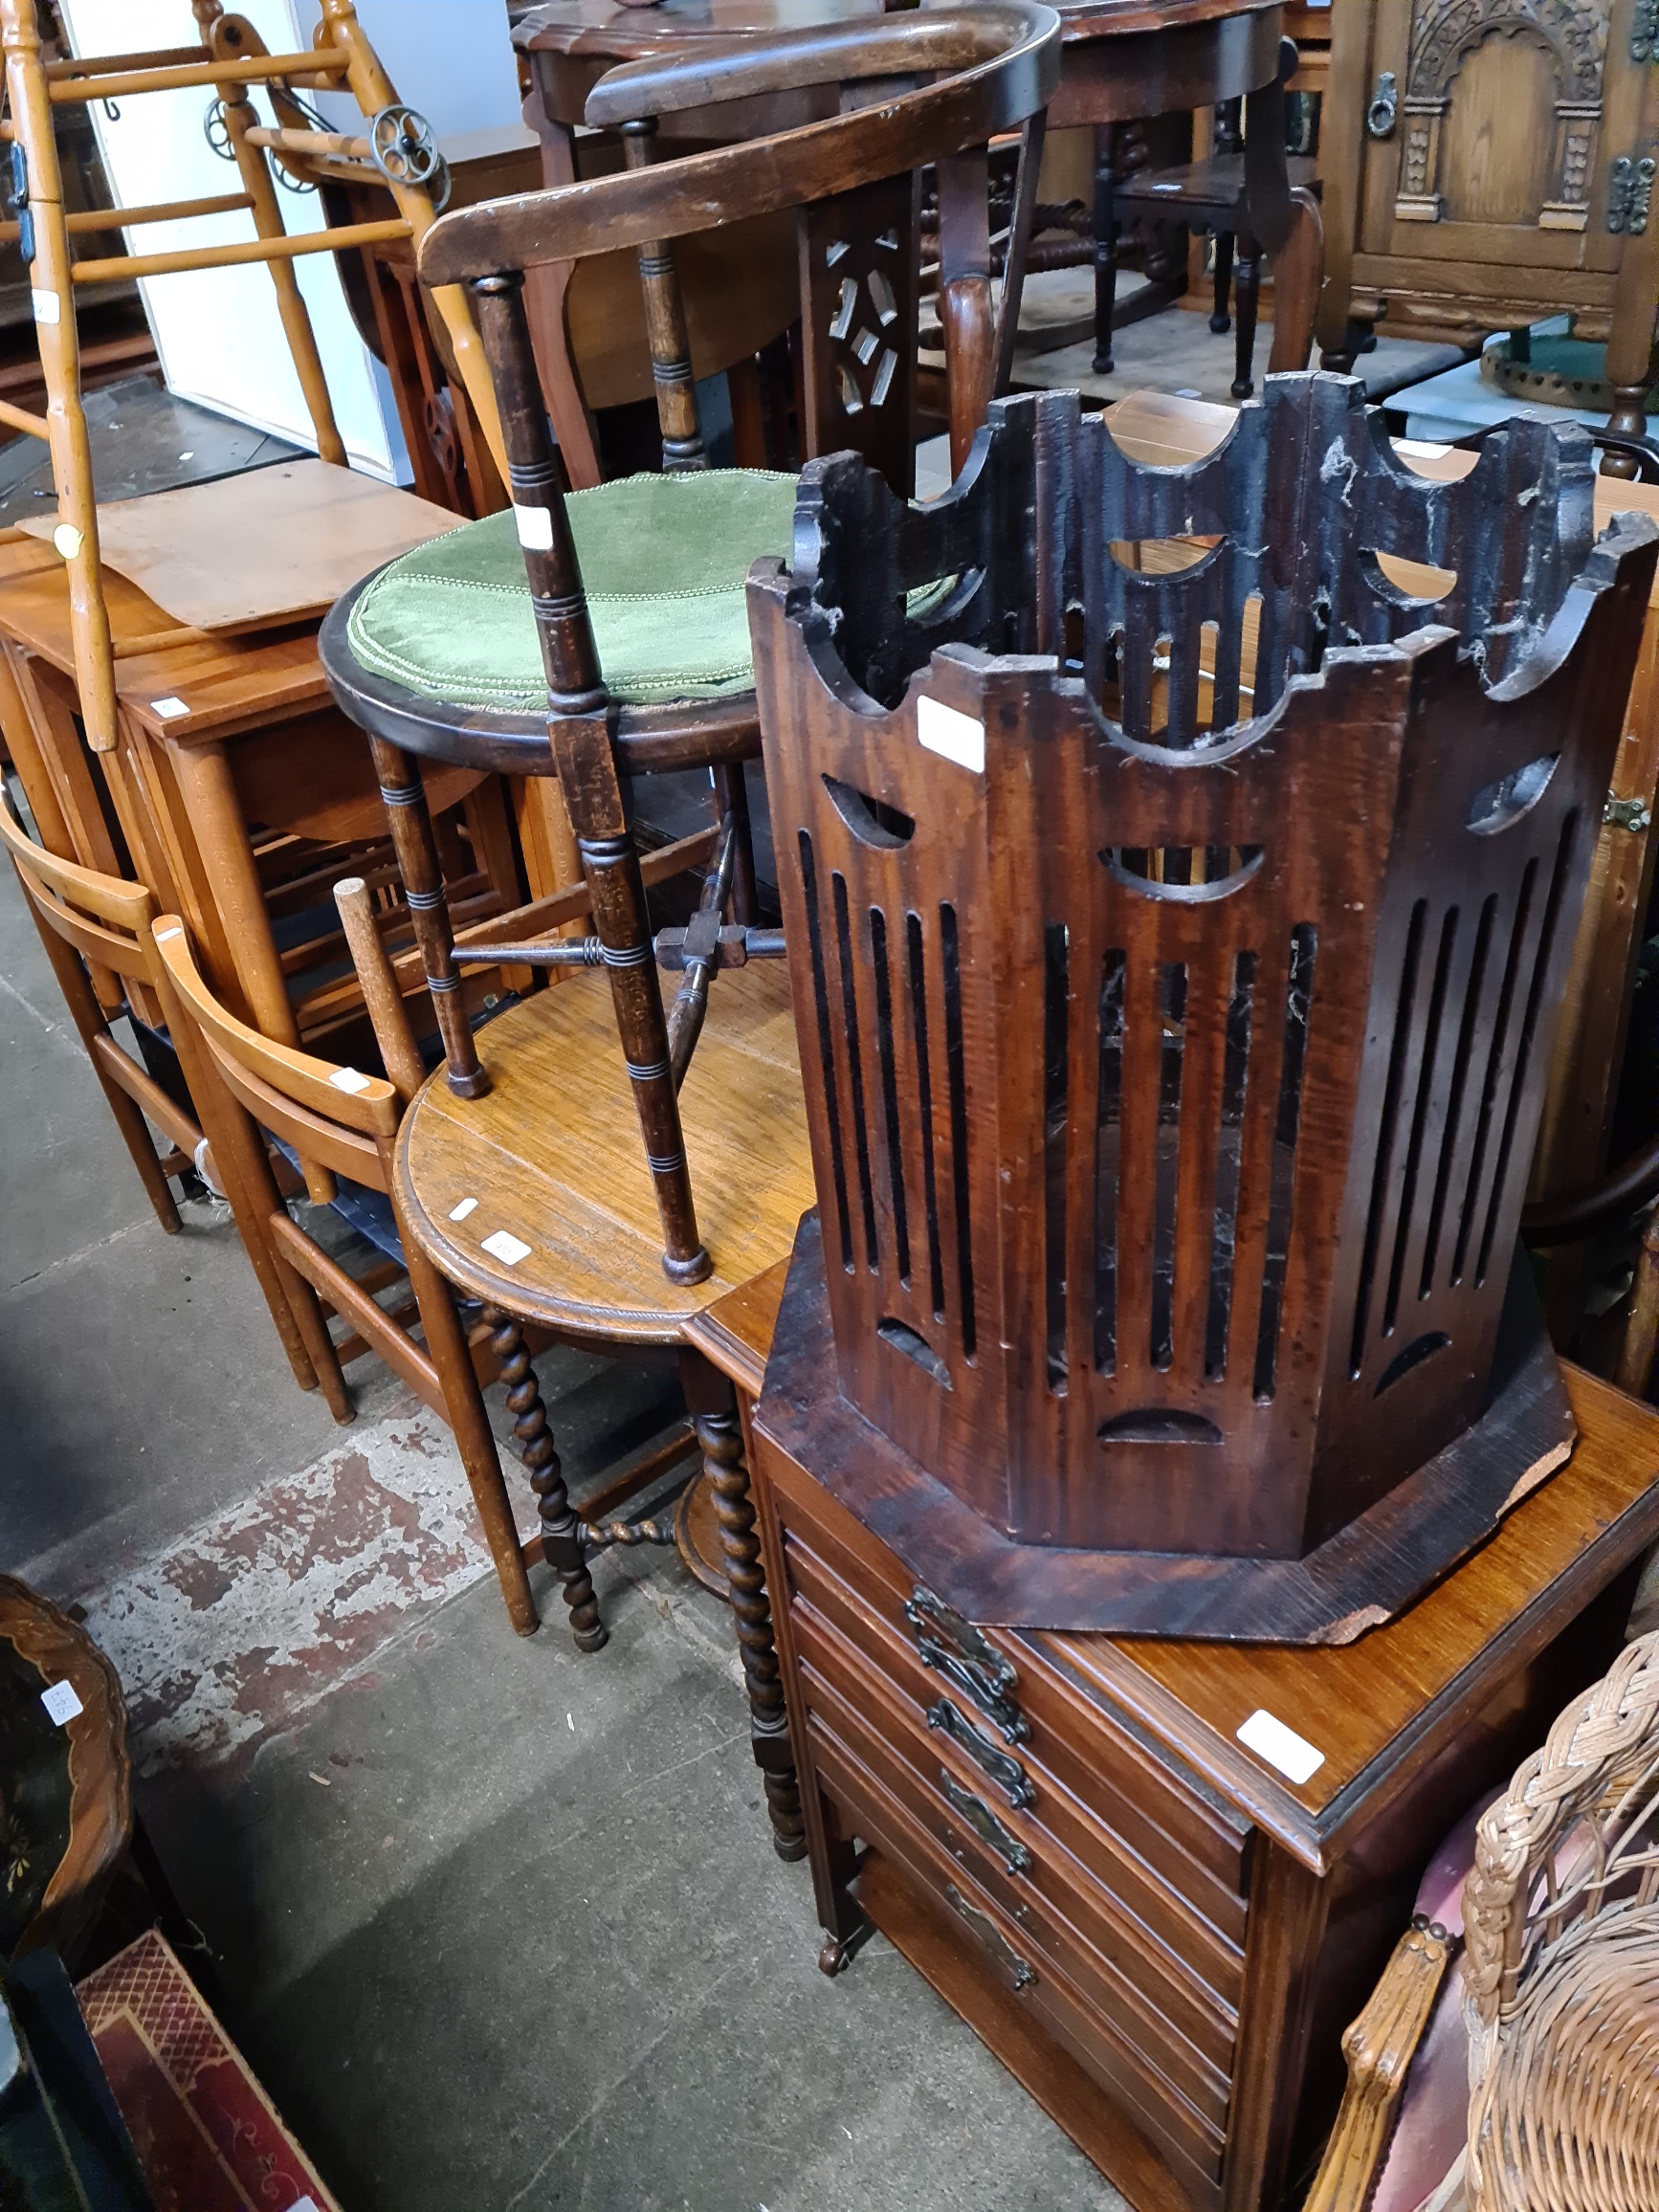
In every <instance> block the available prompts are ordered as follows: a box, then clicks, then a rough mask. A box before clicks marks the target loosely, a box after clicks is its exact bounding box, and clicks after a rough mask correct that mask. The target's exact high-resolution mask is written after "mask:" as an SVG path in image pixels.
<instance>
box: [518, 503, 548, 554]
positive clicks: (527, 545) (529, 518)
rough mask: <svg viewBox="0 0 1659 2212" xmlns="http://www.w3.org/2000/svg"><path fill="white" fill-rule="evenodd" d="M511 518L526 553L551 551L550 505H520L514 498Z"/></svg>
mask: <svg viewBox="0 0 1659 2212" xmlns="http://www.w3.org/2000/svg"><path fill="white" fill-rule="evenodd" d="M513 520H514V522H515V523H516V524H517V526H518V531H519V542H520V545H522V546H523V548H524V550H525V552H526V553H551V552H552V550H553V510H552V509H551V508H550V507H520V505H519V503H518V501H517V500H516V499H515V500H514V502H513Z"/></svg>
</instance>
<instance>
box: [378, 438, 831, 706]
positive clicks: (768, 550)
mask: <svg viewBox="0 0 1659 2212" xmlns="http://www.w3.org/2000/svg"><path fill="white" fill-rule="evenodd" d="M797 483H798V479H797V478H796V477H794V476H783V475H778V474H775V473H773V472H771V471H769V470H761V469H708V470H699V471H697V472H695V473H688V474H685V475H681V476H624V477H621V478H619V479H618V480H617V481H616V482H614V483H610V484H600V485H597V486H596V487H595V488H594V489H593V490H591V491H586V492H574V493H572V494H570V496H569V497H568V498H567V499H566V500H565V506H566V508H567V510H568V512H569V516H570V528H571V531H572V534H573V535H574V537H575V540H576V558H577V561H578V563H579V564H580V566H581V570H582V581H583V584H584V586H585V587H586V593H587V610H588V614H589V616H590V617H591V619H592V623H593V640H594V644H595V645H596V646H597V648H598V651H599V665H600V669H601V671H602V672H603V674H604V677H605V682H606V687H607V689H608V691H609V693H610V696H611V697H612V698H614V699H617V700H620V701H622V702H624V703H625V704H630V705H635V706H653V705H656V704H658V703H659V702H662V701H665V700H669V699H712V698H727V697H731V696H733V695H734V694H738V693H742V692H746V691H752V690H753V688H754V682H755V673H754V659H753V655H752V653H751V652H750V648H749V616H748V608H747V606H746V604H745V601H744V597H743V579H744V578H745V577H746V576H747V574H748V572H749V569H750V566H751V565H752V564H753V563H754V562H756V561H758V560H761V559H762V558H763V557H764V556H766V555H768V554H770V555H773V556H775V557H776V558H777V559H779V560H783V561H786V560H787V559H788V557H789V548H790V540H791V536H792V533H793V527H794V519H795V495H796V488H797ZM348 634H349V637H350V642H351V650H352V652H353V653H355V654H356V656H357V658H358V660H359V661H360V662H361V663H362V664H363V666H364V667H365V668H366V669H370V670H372V671H373V672H374V673H375V674H376V675H384V676H388V677H390V678H391V680H392V681H393V682H395V683H400V684H403V685H404V686H406V688H407V689H409V691H412V692H417V693H419V694H420V695H421V696H422V697H426V698H433V699H444V700H447V701H449V702H450V703H451V704H453V705H457V706H463V707H465V706H488V707H498V708H506V709H508V710H517V711H520V712H523V713H529V714H540V713H542V712H544V711H545V709H546V705H547V679H546V676H545V675H544V674H543V673H542V649H541V646H540V643H539V642H538V639H537V635H536V620H535V616H534V615H533V614H532V613H531V611H530V588H529V585H528V583H527V581H526V579H525V574H524V555H523V552H522V551H521V549H520V544H519V537H518V530H517V527H516V524H515V522H514V518H513V512H512V509H511V508H509V509H508V510H507V511H506V512H505V513H503V514H499V515H488V516H486V517H485V518H484V520H482V521H481V522H465V523H463V524H462V525H461V527H460V528H459V529H458V530H452V531H450V532H449V533H448V534H447V535H446V536H444V537H442V538H434V539H433V540H432V541H431V543H430V544H426V545H420V546H417V547H416V548H415V550H414V551H413V552H412V553H406V554H404V555H403V557H402V558H401V559H400V560H397V561H393V562H392V563H390V564H389V565H388V566H387V567H386V568H384V569H382V571H381V573H380V574H379V575H378V576H377V577H376V578H375V579H374V581H373V583H372V584H370V585H369V586H368V587H367V588H366V589H365V591H364V592H363V594H362V595H361V597H360V598H359V599H358V602H357V604H356V606H355V607H354V608H352V610H351V622H350V626H349V632H348Z"/></svg>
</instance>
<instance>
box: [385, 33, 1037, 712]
mask: <svg viewBox="0 0 1659 2212" xmlns="http://www.w3.org/2000/svg"><path fill="white" fill-rule="evenodd" d="M1058 71H1059V24H1058V18H1057V17H1056V16H1055V15H1054V14H1053V12H1052V11H1051V10H1050V9H1048V8H1044V7H1040V6H1036V5H1034V4H1033V0H996V4H995V5H991V6H985V7H982V8H977V9H973V10H967V11H943V10H941V11H937V12H936V11H917V12H913V13H903V14H897V15H890V16H885V17H880V18H876V19H874V20H872V21H870V22H868V23H867V22H863V21H860V22H857V23H855V24H843V25H837V26H831V27H829V28H827V29H825V30H822V31H807V32H798V33H785V34H784V35H782V36H780V37H778V38H775V39H767V40H763V41H761V40H758V41H755V42H753V43H750V42H747V41H745V42H743V44H742V45H741V47H739V48H736V49H734V50H733V51H731V52H722V53H719V54H717V55H706V56H705V55H702V54H701V53H700V52H695V53H693V54H692V55H689V56H687V57H685V58H683V59H680V60H677V61H675V60H673V59H670V60H666V61H661V62H630V63H628V64H627V65H625V66H624V67H622V68H620V69H615V70H611V71H610V72H609V73H608V75H607V76H606V77H604V78H602V79H601V81H600V83H599V84H598V85H596V86H595V87H594V90H593V92H592V94H591V95H590V96H589V99H588V102H587V117H588V121H589V122H591V123H594V124H596V125H597V124H605V125H616V126H618V127H620V128H621V129H622V130H623V131H624V133H625V134H627V137H628V143H629V144H630V148H631V149H633V150H632V151H631V153H630V159H631V160H632V161H633V163H634V165H635V166H632V167H631V168H630V169H629V170H627V171H625V172H624V173H623V174H621V175H619V176H609V177H600V178H596V179H594V180H592V181H591V182H589V183H586V184H579V185H573V186H568V187H564V188H559V189H557V190H552V191H543V192H530V193H523V194H520V195H519V196H517V197H514V198H508V199H502V200H491V201H485V202H483V203H482V204H481V205H479V206H477V207H475V208H466V209H460V210H456V211H455V212H454V213H453V214H452V215H447V216H444V217H443V218H441V219H440V221H439V222H438V223H437V224H436V225H434V226H433V229H432V231H431V233H430V234H429V236H428V237H427V239H426V240H425V242H424V243H423V245H422V247H421V249H420V268H421V274H422V276H423V277H425V278H426V280H427V281H428V282H429V283H431V284H432V285H433V286H437V285H443V284H450V283H454V282H457V281H464V282H469V283H471V284H472V286H473V288H474V293H475V296H476V299H477V301H478V309H479V321H480V327H481V328H482V331H483V336H484V343H485V346H486V349H487V351H488V353H489V356H490V362H491V366H492V368H493V370H494V372H495V377H496V385H497V391H498V398H499V400H500V403H501V412H502V419H503V425H504V434H505V436H506V440H507V444H508V450H509V469H510V479H511V482H512V486H513V497H514V501H515V505H516V506H517V508H518V512H519V515H520V541H521V542H522V543H523V545H524V547H525V557H526V563H527V565H528V567H529V570H530V587H531V591H532V593H533V595H534V596H535V599H536V601H537V608H538V621H539V623H540V625H541V629H542V642H543V649H544V653H545V655H546V659H547V666H548V675H549V688H550V693H551V697H552V703H553V706H554V710H555V712H556V713H563V714H568V713H591V712H595V711H598V710H601V709H602V708H603V705H604V695H603V689H602V686H601V683H600V678H599V670H598V661H597V656H596V654H595V653H594V650H593V640H592V632H591V630H590V627H589V624H588V620H587V610H586V602H585V600H584V599H583V597H582V590H581V579H580V575H579V572H578V569H577V565H576V561H575V554H574V548H573V546H572V542H571V539H570V532H569V526H568V522H567V520H566V518H565V514H564V498H563V490H562V482H561V476H560V472H559V469H558V466H557V463H556V461H555V458H554V453H553V448H552V445H551V442H550V440H549V437H548V433H547V426H546V418H545V414H544V411H543V409H542V404H541V397H540V390H539V387H538V384H537V380H536V374H535V365H534V360H533V357H532V354H531V349H530V337H529V327H528V323H527V321H526V318H525V314H524V307H523V299H522V280H523V275H524V272H525V271H526V270H528V269H532V268H535V267H538V266H540V265H542V264H544V263H549V262H558V261H582V260H585V259H586V258H587V257H589V256H591V255H593V254H600V253H604V252H613V251H616V250H618V249H621V248H627V247H632V248H634V249H636V250H637V251H638V253H639V255H640V268H641V276H642V280H643V283H644V287H645V293H646V320H647V326H648V330H649V331H650V333H651V338H652V350H653V372H654V380H655V385H656V390H657V399H658V409H659V414H660V417H661V422H662V430H663V440H664V454H665V460H666V463H667V465H669V466H671V467H702V466H705V465H706V455H705V453H704V452H703V449H702V441H701V434H700V431H699V429H698V425H697V409H696V397H695V389H694V385H693V379H692V372H691V364H690V359H689V353H688V348H687V343H686V339H685V321H684V314H683V309H682V308H681V306H680V303H679V299H678V294H677V289H676V287H675V280H674V271H673V253H672V247H673V241H674V240H675V239H676V238H680V237H684V236H686V235H688V234H691V233H694V232H699V231H705V230H709V229H713V228H716V227H718V226H720V225H723V224H725V223H729V222H735V221H738V220H741V219H746V218H753V217H757V216H763V215H768V214H772V213H777V212H781V211H785V210H795V211H798V212H799V213H800V214H801V215H802V217H803V218H804V219H806V218H810V221H811V225H812V228H810V229H808V230H807V232H806V236H807V241H808V245H809V248H812V249H815V250H816V251H815V252H814V253H809V256H808V259H809V266H808V272H807V285H806V292H807V301H806V306H805V315H804V321H805V327H806V332H807V339H806V355H807V360H806V379H807V412H808V415H809V416H810V415H812V414H813V413H814V410H815V406H816V395H817V394H818V392H819V391H820V390H821V389H822V388H823V387H826V386H827V385H830V384H833V385H834V387H836V388H837V389H839V390H841V391H842V392H843V394H844V398H845V404H844V406H843V409H842V412H843V415H844V417H845V418H846V419H847V420H849V421H854V420H855V419H856V418H857V417H858V416H861V415H862V416H865V417H866V418H868V419H871V420H874V419H876V418H881V420H882V422H883V426H884V427H883V430H882V434H881V443H882V445H883V446H887V447H891V448H893V449H894V453H895V454H896V455H897V456H899V457H897V458H896V459H894V460H892V461H891V462H890V465H889V466H888V467H887V468H886V471H885V473H886V474H888V475H889V476H890V479H891V480H894V481H896V483H897V484H898V486H899V488H900V489H904V488H907V483H908V477H907V474H906V472H907V469H908V450H909V444H910V440H911V436H912V429H913V426H912V424H911V422H910V420H909V418H908V414H907V412H906V411H905V410H901V409H898V408H895V409H894V410H893V413H892V415H891V417H888V416H887V415H886V413H885V409H886V405H887V401H888V398H889V394H890V391H891V389H892V387H893V384H894V380H895V379H896V378H898V377H899V376H900V375H901V373H905V371H904V363H905V360H906V357H907V354H912V353H913V352H914V331H915V299H914V295H915V271H914V268H913V267H912V266H911V263H910V260H909V257H908V255H907V254H905V253H903V252H901V245H902V244H903V243H905V242H907V241H908V237H909V233H910V223H909V216H908V210H909V208H910V205H911V200H912V197H913V195H914V190H915V176H916V172H917V171H918V169H920V168H921V167H922V166H925V165H928V164H932V165H934V166H936V168H937V169H938V171H939V175H940V203H941V246H940V254H941V271H942V281H941V303H940V315H941V321H942V323H943V327H944V336H945V352H946V360H947V365H948V373H949V374H950V376H951V379H952V383H953V387H961V388H962V402H961V407H962V417H963V420H964V422H965V421H966V420H967V418H968V417H970V416H971V417H972V420H973V421H974V422H975V423H977V421H978V419H979V418H980V417H981V416H982V415H983V413H984V406H985V403H986V402H987V401H988V399H989V397H990V392H991V387H992V381H993V378H994V375H995V371H996V362H997V347H998V338H997V334H996V331H995V328H994V324H993V321H992V316H991V289H990V264H989V232H988V211H987V201H986V190H985V154H984V149H985V146H986V144H987V143H988V142H989V140H990V139H991V138H992V137H993V136H995V135H996V134H998V133H999V132H1002V131H1006V130H1008V129H1012V128H1016V127H1020V126H1024V125H1027V124H1029V123H1031V122H1033V121H1034V120H1035V119H1038V118H1040V117H1041V116H1042V115H1043V113H1044V111H1045V110H1046V107H1047V103H1048V100H1049V97H1050V95H1051V92H1052V90H1053V87H1054V84H1055V82H1056V81H1057V78H1058ZM918 78H920V79H932V81H925V82H921V83H918V81H917V80H918ZM824 84H834V85H836V86H837V87H839V88H840V91H841V95H842V99H843V102H844V104H845V105H846V106H847V109H848V112H846V113H843V114H840V115H837V116H835V117H833V118H831V119H829V121H827V122H817V123H809V124H807V125H805V126H804V127H803V128H801V129H799V130H793V131H785V132H783V133H781V134H780V135H779V136H777V137H775V138H771V139H763V140H760V141H756V142H754V143H752V144H736V145H731V146H722V147H719V148H717V149H716V150H715V151H713V152H711V153H703V154H694V155H691V156H688V157H686V158H683V159H680V160H676V161H670V162H662V163H657V164H654V165H653V166H645V163H646V159H647V153H646V148H647V142H648V139H649V135H650V130H651V126H652V122H653V119H654V117H656V116H658V115H660V114H663V113H666V112H669V111H670V110H671V109H676V108H678V109H686V108H693V107H696V108H698V109H702V108H711V107H714V106H715V105H717V104H719V103H720V102H723V101H727V100H743V99H748V98H752V97H754V96H756V95H759V94H762V93H764V92H767V91H770V90H773V89H776V88H777V87H778V86H781V85H790V86H793V87H795V88H797V89H804V88H807V87H808V86H813V85H824ZM859 102H865V103H867V104H856V103H859ZM1029 166H1031V171H1032V182H1033V187H1034V165H1029ZM889 202H891V210H890V209H889V205H888V203H889ZM893 210H896V211H897V213H896V214H895V213H894V212H893ZM899 217H902V221H901V222H900V227H899V229H898V230H897V231H895V228H894V223H895V221H896V220H898V218H899ZM1010 289H1011V290H1013V291H1014V293H1015V296H1016V297H1017V287H1012V288H1010ZM907 333H908V338H907ZM889 423H890V424H891V428H888V427H887V425H888V424H889ZM954 427H955V426H954V424H953V428H954ZM840 442H852V443H853V444H854V445H855V446H859V447H861V449H862V450H863V451H864V452H865V453H866V454H867V456H869V457H876V458H881V457H885V456H880V455H877V456H871V449H870V445H869V443H868V442H867V441H865V440H862V439H859V438H858V437H856V436H855V437H854V438H853V439H852V440H851V441H845V440H843V441H840Z"/></svg>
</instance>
